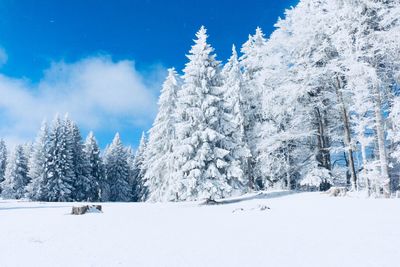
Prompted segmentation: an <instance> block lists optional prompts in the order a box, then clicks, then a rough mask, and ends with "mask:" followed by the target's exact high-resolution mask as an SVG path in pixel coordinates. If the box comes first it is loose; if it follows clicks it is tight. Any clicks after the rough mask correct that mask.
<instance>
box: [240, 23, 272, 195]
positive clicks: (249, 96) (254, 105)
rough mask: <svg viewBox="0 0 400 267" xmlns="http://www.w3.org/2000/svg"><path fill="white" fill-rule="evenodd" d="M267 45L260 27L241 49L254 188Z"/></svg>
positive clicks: (245, 122) (247, 134)
mask: <svg viewBox="0 0 400 267" xmlns="http://www.w3.org/2000/svg"><path fill="white" fill-rule="evenodd" d="M266 44H267V41H266V39H265V37H264V33H263V32H262V30H261V28H260V27H257V29H256V32H255V34H254V35H249V39H248V40H247V41H246V42H245V43H244V44H243V46H242V49H241V52H242V53H243V55H242V56H241V57H240V65H241V67H242V68H243V94H242V96H243V99H242V102H243V115H244V129H245V134H246V141H247V142H248V144H249V148H250V150H251V154H252V157H251V158H250V163H249V164H250V167H249V168H248V172H247V175H248V176H249V179H250V182H251V186H252V187H253V188H254V187H255V180H256V179H257V177H258V176H259V174H258V173H259V171H257V166H255V159H256V157H257V147H256V146H257V139H258V138H259V132H258V131H257V127H258V126H259V125H260V124H261V122H262V120H263V112H262V110H263V109H262V103H261V99H262V92H263V85H264V77H263V76H262V70H263V66H264V65H265V60H266V58H267V57H266V54H265V47H266ZM255 168H256V169H255Z"/></svg>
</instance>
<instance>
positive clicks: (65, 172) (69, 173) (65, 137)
mask: <svg viewBox="0 0 400 267" xmlns="http://www.w3.org/2000/svg"><path fill="white" fill-rule="evenodd" d="M72 144H73V143H72V138H71V135H70V132H69V129H68V127H67V124H66V123H65V122H64V121H63V120H61V119H60V117H59V116H58V115H57V116H56V118H55V119H54V121H53V125H52V129H51V132H50V135H49V144H48V152H47V155H46V167H47V169H46V170H47V183H46V186H45V188H44V190H43V191H44V192H43V195H44V199H45V200H47V201H72V200H73V191H74V183H75V173H74V162H73V151H72Z"/></svg>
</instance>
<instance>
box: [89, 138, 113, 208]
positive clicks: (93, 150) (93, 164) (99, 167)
mask: <svg viewBox="0 0 400 267" xmlns="http://www.w3.org/2000/svg"><path fill="white" fill-rule="evenodd" d="M83 151H84V155H85V157H86V159H87V162H88V173H89V177H90V178H91V179H92V181H91V183H90V184H91V186H90V190H89V191H88V199H90V200H92V201H100V200H102V199H103V197H102V196H103V193H104V192H103V191H104V188H106V187H107V186H106V177H105V173H104V164H103V160H102V158H101V152H100V148H99V146H98V144H97V140H96V138H95V137H94V134H93V132H90V133H89V134H88V136H87V138H86V141H85V144H84V149H83Z"/></svg>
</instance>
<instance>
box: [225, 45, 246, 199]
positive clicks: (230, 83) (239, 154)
mask: <svg viewBox="0 0 400 267" xmlns="http://www.w3.org/2000/svg"><path fill="white" fill-rule="evenodd" d="M222 77H223V81H224V82H223V87H222V88H223V100H224V103H223V108H224V113H223V116H222V119H221V129H222V131H223V133H224V135H225V136H226V138H225V139H224V140H223V141H222V144H223V147H224V148H225V149H226V150H228V151H230V153H229V155H228V156H227V158H228V163H229V167H228V168H227V179H228V181H229V184H230V185H231V186H232V187H233V188H234V189H235V190H237V191H238V192H239V193H243V191H245V190H248V189H249V188H253V185H252V184H251V181H250V180H249V172H250V170H249V168H250V166H249V163H250V162H249V161H250V157H251V153H250V149H249V146H248V144H247V140H246V135H245V129H244V122H245V121H244V114H243V108H244V107H243V89H244V88H243V77H242V73H241V70H240V65H239V61H238V56H237V52H236V48H235V46H232V56H231V57H230V58H229V60H228V62H227V63H226V64H225V66H224V67H223V69H222Z"/></svg>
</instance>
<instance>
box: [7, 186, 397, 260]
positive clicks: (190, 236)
mask: <svg viewBox="0 0 400 267" xmlns="http://www.w3.org/2000/svg"><path fill="white" fill-rule="evenodd" d="M232 202H234V203H230V204H224V205H218V206H201V205H199V204H198V203H179V204H174V203H171V204H148V203H134V204H133V203H103V210H104V213H92V214H86V215H80V216H75V215H69V213H70V211H71V206H72V205H73V203H35V202H21V201H5V200H3V201H0V266H2V267H8V266H273V267H277V266H304V267H310V266H318V267H322V266H337V267H339V266H340V267H343V266H351V267H356V266H362V267H367V266H374V267H377V266H379V267H384V266H399V262H400V260H399V259H398V256H399V252H400V212H399V207H400V199H358V198H331V197H328V196H326V195H323V194H320V193H293V194H291V193H288V192H271V193H267V194H264V195H258V196H253V197H251V196H249V197H247V198H244V199H243V198H242V199H236V200H234V201H232ZM266 206H267V207H269V208H270V209H265V207H266Z"/></svg>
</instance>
